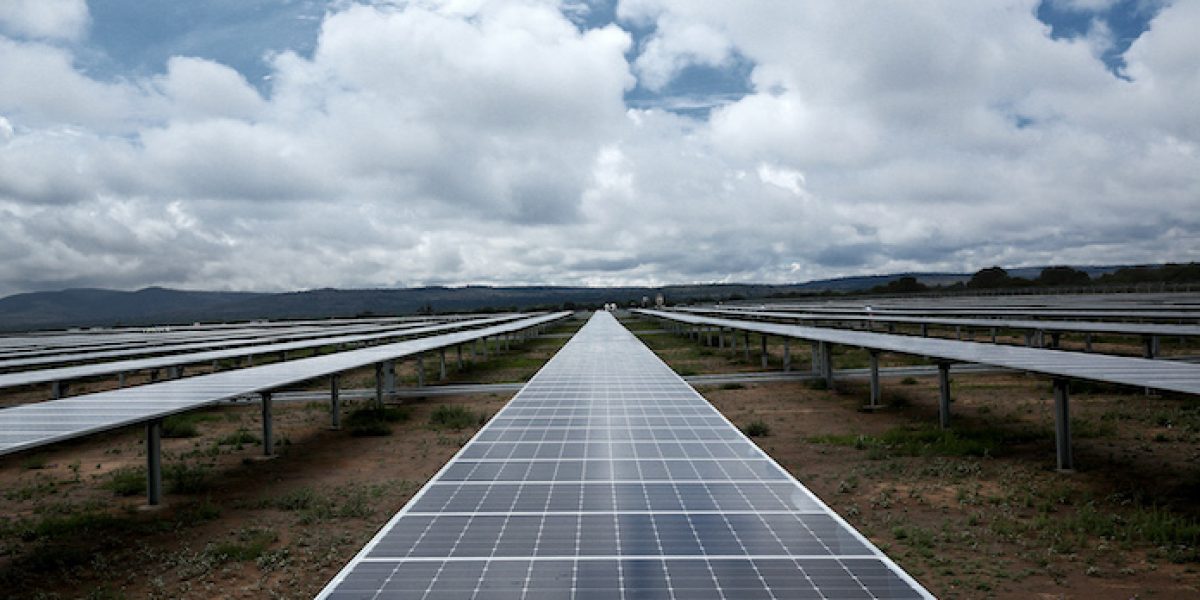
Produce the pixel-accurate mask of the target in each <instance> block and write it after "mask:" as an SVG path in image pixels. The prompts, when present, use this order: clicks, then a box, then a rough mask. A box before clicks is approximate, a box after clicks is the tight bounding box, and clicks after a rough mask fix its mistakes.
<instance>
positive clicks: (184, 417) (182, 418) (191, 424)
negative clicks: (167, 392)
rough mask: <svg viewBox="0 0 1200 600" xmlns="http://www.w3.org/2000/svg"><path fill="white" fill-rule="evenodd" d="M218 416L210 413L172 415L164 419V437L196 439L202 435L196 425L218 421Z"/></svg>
mask: <svg viewBox="0 0 1200 600" xmlns="http://www.w3.org/2000/svg"><path fill="white" fill-rule="evenodd" d="M216 419H217V416H216V415H214V414H210V413H198V412H192V413H186V414H180V415H171V416H169V417H167V418H165V419H163V423H162V436H163V437H165V438H194V437H196V436H198V435H200V430H199V429H198V428H197V427H196V424H198V423H203V422H205V421H213V420H216Z"/></svg>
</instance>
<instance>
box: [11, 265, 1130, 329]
mask: <svg viewBox="0 0 1200 600" xmlns="http://www.w3.org/2000/svg"><path fill="white" fill-rule="evenodd" d="M1117 268H1118V267H1080V269H1081V270H1084V271H1087V272H1088V274H1089V275H1092V276H1093V277H1095V276H1096V275H1099V274H1102V273H1108V272H1112V271H1114V270H1116V269H1117ZM1040 272H1041V268H1040V267H1033V268H1020V269H1011V270H1009V274H1010V275H1012V276H1014V277H1027V278H1033V277H1037V275H1038V274H1039V273H1040ZM905 276H912V277H916V278H917V279H918V280H919V281H920V282H921V283H924V284H926V285H929V286H936V285H950V284H954V283H957V282H960V281H966V280H968V279H970V277H971V275H970V274H967V273H897V274H893V275H871V276H862V277H840V278H836V279H824V280H820V281H810V282H807V283H798V284H784V285H765V284H708V285H672V286H663V287H611V288H594V287H558V286H530V287H486V286H466V287H453V288H451V287H424V288H410V289H368V290H337V289H319V290H309V291H303V292H287V293H257V292H204V291H186V290H172V289H165V288H159V287H151V288H146V289H143V290H138V291H135V292H125V291H115V290H104V289H70V290H62V291H56V292H32V293H27V294H16V295H13V296H9V297H7V298H3V299H0V330H4V331H18V330H28V329H51V328H62V327H97V326H112V325H150V324H179V323H192V322H196V321H204V322H214V321H244V320H250V319H302V318H326V317H351V316H363V315H379V316H382V315H406V314H415V313H418V312H421V311H434V312H439V313H451V312H468V311H478V310H509V309H529V308H551V307H561V306H564V305H567V304H568V303H571V304H574V305H576V306H580V307H583V306H592V305H599V304H602V303H605V302H619V303H621V304H627V303H629V302H640V301H641V300H642V298H649V299H650V301H651V302H653V301H654V297H655V295H657V294H659V293H662V294H663V295H664V296H665V297H666V298H667V300H668V301H670V302H681V301H715V300H729V299H742V298H761V297H767V296H779V295H791V294H815V293H821V292H840V293H846V292H856V291H863V290H868V289H870V288H872V287H874V286H877V285H882V284H885V283H887V282H889V281H892V280H894V279H898V278H900V277H905Z"/></svg>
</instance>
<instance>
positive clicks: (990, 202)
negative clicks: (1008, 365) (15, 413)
mask: <svg viewBox="0 0 1200 600" xmlns="http://www.w3.org/2000/svg"><path fill="white" fill-rule="evenodd" d="M1198 6H1200V5H1198V4H1197V3H1194V2H1193V3H1176V4H1174V5H1172V6H1170V7H1167V8H1165V9H1164V10H1163V12H1162V14H1160V16H1159V17H1158V18H1156V19H1155V21H1154V22H1153V24H1152V28H1151V30H1150V31H1149V32H1147V33H1146V34H1145V35H1144V36H1143V37H1142V38H1141V39H1139V40H1138V41H1137V42H1136V43H1134V45H1133V47H1132V48H1130V50H1129V52H1128V54H1127V56H1126V58H1127V61H1128V65H1129V66H1128V73H1129V75H1130V77H1131V79H1132V81H1122V80H1119V79H1117V78H1115V77H1113V76H1112V74H1111V73H1109V72H1108V71H1107V70H1106V68H1105V66H1104V65H1103V63H1101V62H1100V61H1099V60H1098V59H1097V58H1096V55H1095V52H1094V47H1093V44H1092V42H1091V41H1089V40H1082V39H1077V40H1052V39H1050V38H1049V36H1048V30H1047V28H1046V27H1045V26H1044V25H1043V24H1042V23H1040V22H1039V21H1037V19H1036V18H1035V17H1034V9H1035V7H1036V2H1035V0H1005V1H998V2H988V3H967V2H958V1H955V0H946V1H945V2H941V3H937V2H932V3H915V4H914V3H883V4H881V3H878V2H872V1H866V0H861V1H854V2H805V3H778V2H769V1H763V2H749V1H748V2H744V3H743V2H739V3H736V4H733V3H696V2H685V1H681V0H680V1H673V0H672V1H668V0H662V1H659V0H637V1H636V2H623V3H622V4H621V5H620V6H619V8H618V10H619V12H620V14H621V17H622V18H623V19H626V21H625V22H627V23H635V22H636V23H639V24H640V26H646V27H650V26H653V27H655V32H656V33H655V34H654V36H653V37H651V38H649V41H648V42H647V43H645V44H644V46H643V47H642V48H639V49H633V53H632V55H629V54H627V53H628V52H630V51H631V38H630V36H629V35H628V34H627V33H625V32H623V31H621V30H619V29H618V28H616V27H614V26H610V27H606V28H602V29H595V30H590V31H587V32H581V31H580V30H579V29H578V28H577V27H576V26H575V25H574V24H572V22H571V21H570V19H568V18H567V17H565V16H564V15H563V14H562V12H561V11H560V10H558V8H557V7H556V5H555V4H554V3H553V2H549V1H546V2H540V1H528V2H499V1H486V0H479V1H472V2H456V3H436V2H413V3H398V4H397V5H395V6H389V5H383V6H361V5H359V4H357V3H351V4H348V5H346V6H345V8H344V10H340V11H337V12H334V13H332V14H330V15H328V16H327V17H326V18H325V20H324V22H323V25H322V28H321V33H320V38H319V40H318V44H317V46H316V49H315V51H314V52H313V53H312V55H311V56H301V55H298V54H294V53H283V54H280V55H277V56H275V57H274V58H273V59H272V60H273V62H272V73H271V79H270V88H269V89H268V90H266V91H265V92H263V93H260V92H259V91H258V90H256V89H255V88H254V87H252V86H251V85H249V84H248V83H247V82H246V81H245V79H244V78H243V77H242V76H241V75H239V74H238V73H236V72H235V71H233V70H231V69H229V68H227V67H225V66H222V65H220V64H217V63H215V62H212V61H208V60H203V59H198V58H188V57H176V58H173V59H171V60H170V61H169V62H168V63H167V64H166V65H163V68H162V71H163V72H162V73H161V74H158V75H154V76H148V77H132V76H131V77H128V78H125V79H114V80H107V81H101V80H97V79H95V78H92V77H90V76H89V75H87V74H86V73H84V72H82V71H81V70H80V69H79V68H77V67H76V66H75V60H74V58H75V57H74V56H73V55H72V54H71V52H69V51H67V50H65V49H62V48H58V47H55V46H52V45H49V44H46V43H44V42H40V41H36V40H32V41H31V40H28V39H25V40H16V39H4V38H0V89H3V90H5V91H4V93H2V94H0V114H2V115H4V116H3V117H0V255H3V256H4V257H5V260H4V261H3V262H2V263H0V281H3V282H5V284H6V285H7V286H8V287H7V289H0V294H3V293H8V292H13V291H19V290H23V289H34V288H44V287H62V286H67V285H102V286H111V287H135V286H141V285H149V284H160V285H179V286H187V287H193V288H220V289H289V288H311V287H321V286H375V285H404V284H419V283H427V282H438V283H496V284H520V283H568V284H570V283H575V284H578V283H583V284H613V283H631V282H641V283H665V282H688V281H705V280H766V281H782V280H794V279H806V278H812V277H824V276H833V275H840V274H850V273H861V272H864V271H887V270H910V269H932V270H944V269H972V268H978V267H980V266H987V265H990V264H994V263H1010V264H1013V263H1021V264H1035V263H1050V262H1055V263H1057V262H1066V261H1070V262H1084V263H1112V262H1141V261H1154V260H1166V259H1175V260H1180V259H1188V258H1192V257H1194V256H1195V254H1196V252H1198V251H1200V237H1198V234H1197V233H1196V232H1197V231H1200V205H1198V200H1197V199H1198V198H1200V114H1198V113H1197V110H1200V109H1197V107H1198V106H1200V83H1198V81H1200V78H1197V77H1196V75H1195V67H1194V60H1192V57H1194V56H1196V55H1197V54H1200V46H1197V43H1198V42H1197V41H1196V38H1195V36H1194V35H1192V34H1191V33H1192V32H1193V31H1194V30H1195V28H1196V26H1197V25H1200V13H1198V12H1197V11H1198V10H1200V9H1198V8H1197V7H1198ZM735 53H736V55H737V56H742V57H745V58H746V59H747V60H748V61H750V62H751V63H752V64H753V65H754V70H753V73H752V75H751V78H752V80H751V84H752V86H753V92H752V93H751V94H749V95H747V96H745V97H744V98H741V99H737V100H736V101H733V102H730V103H729V104H727V105H725V106H722V107H719V108H716V109H714V110H713V112H712V114H711V117H710V118H709V119H708V120H696V119H692V118H684V117H681V116H678V115H675V114H672V113H669V112H664V111H662V110H631V109H628V108H627V107H626V106H625V104H624V94H625V93H626V92H627V91H628V90H629V89H630V88H631V86H632V85H633V84H634V82H635V80H634V78H633V73H635V72H636V73H637V74H638V76H639V77H641V78H642V81H643V83H648V85H659V84H661V83H662V82H668V81H671V80H672V79H673V78H675V77H676V76H677V75H678V74H679V72H680V70H681V69H684V68H686V66H688V65H691V64H709V65H722V64H725V62H726V61H728V60H729V59H730V57H731V56H734V55H735ZM630 56H632V60H631V59H630ZM631 63H632V64H631ZM668 89H669V87H668ZM6 125H7V126H6Z"/></svg>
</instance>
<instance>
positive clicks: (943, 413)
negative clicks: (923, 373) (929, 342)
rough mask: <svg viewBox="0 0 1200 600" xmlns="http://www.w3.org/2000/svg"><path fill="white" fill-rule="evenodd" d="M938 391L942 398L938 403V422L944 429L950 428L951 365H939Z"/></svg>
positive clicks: (943, 363) (942, 363) (945, 363)
mask: <svg viewBox="0 0 1200 600" xmlns="http://www.w3.org/2000/svg"><path fill="white" fill-rule="evenodd" d="M938 390H939V391H940V392H941V398H940V400H939V402H938V421H939V423H940V425H941V427H942V429H949V428H950V363H947V362H940V363H938Z"/></svg>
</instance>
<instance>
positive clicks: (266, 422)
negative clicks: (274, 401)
mask: <svg viewBox="0 0 1200 600" xmlns="http://www.w3.org/2000/svg"><path fill="white" fill-rule="evenodd" d="M261 395H262V427H263V432H262V433H263V435H262V438H263V456H274V454H275V432H274V427H273V426H272V424H271V392H263V393H262V394H261Z"/></svg>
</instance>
